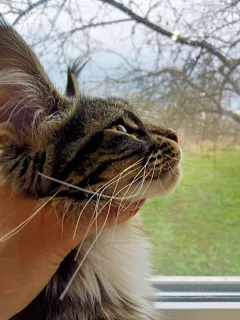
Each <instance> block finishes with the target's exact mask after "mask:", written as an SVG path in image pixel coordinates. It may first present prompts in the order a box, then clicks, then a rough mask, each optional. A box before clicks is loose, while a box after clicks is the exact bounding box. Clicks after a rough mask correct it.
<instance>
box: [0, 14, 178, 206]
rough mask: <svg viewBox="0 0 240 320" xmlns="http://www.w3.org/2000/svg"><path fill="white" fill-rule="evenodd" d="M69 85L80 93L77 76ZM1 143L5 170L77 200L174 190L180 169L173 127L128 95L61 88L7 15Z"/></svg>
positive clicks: (1, 63) (22, 183) (28, 190)
mask: <svg viewBox="0 0 240 320" xmlns="http://www.w3.org/2000/svg"><path fill="white" fill-rule="evenodd" d="M70 80H71V78H70ZM71 85H72V87H71ZM68 86H70V87H69V88H68V89H69V90H70V91H69V92H70V93H71V95H72V94H74V92H75V91H76V88H75V86H76V84H75V83H74V82H73V83H72V84H71V81H70V82H69V83H68ZM0 148H1V149H0V150H1V153H0V169H1V173H2V175H3V177H4V178H6V179H7V181H9V182H11V183H12V185H13V187H14V188H15V190H17V191H18V192H23V193H25V194H29V195H34V196H37V197H45V196H50V195H53V194H54V193H55V192H57V191H58V190H60V191H59V193H58V194H57V196H58V197H69V198H72V199H77V200H85V199H89V198H91V197H92V198H93V199H96V198H97V197H99V196H100V195H101V196H102V199H105V200H106V199H109V198H110V197H112V196H113V199H115V200H117V199H118V200H120V198H122V197H124V198H126V197H127V198H128V199H129V200H132V199H133V200H134V199H136V200H137V199H140V198H141V197H144V198H146V197H150V196H158V195H163V194H165V193H168V192H169V191H171V190H173V189H174V188H175V186H176V185H177V183H178V181H179V176H180V167H179V164H180V158H181V152H180V148H179V145H178V138H177V135H176V134H175V132H174V131H173V130H171V129H168V128H165V127H162V126H161V124H159V126H156V125H152V124H151V123H149V122H147V121H145V120H144V119H143V118H142V117H141V114H140V115H139V114H138V112H137V111H136V110H134V108H133V107H132V106H131V104H129V103H128V102H127V101H125V100H122V99H118V98H108V99H102V98H90V97H86V96H83V95H78V96H74V97H72V96H70V95H68V96H63V95H61V94H60V93H59V92H58V91H57V90H56V89H55V88H54V86H53V85H52V83H51V82H50V80H49V78H48V76H47V75H46V73H45V71H44V70H43V68H42V66H41V64H40V63H39V61H38V60H37V58H36V56H35V55H34V53H33V52H32V50H31V49H30V48H29V47H28V45H27V44H26V43H25V42H24V40H23V39H22V38H21V37H20V36H19V35H18V34H17V32H16V31H14V30H13V29H11V28H10V27H9V26H8V25H7V24H6V23H5V22H4V20H3V19H2V18H0ZM60 181H62V182H63V183H61V182H60ZM71 185H72V186H71ZM84 190H85V191H84ZM86 190H88V191H89V192H87V191H86ZM97 190H98V191H97ZM95 192H97V193H96V194H94V193H95Z"/></svg>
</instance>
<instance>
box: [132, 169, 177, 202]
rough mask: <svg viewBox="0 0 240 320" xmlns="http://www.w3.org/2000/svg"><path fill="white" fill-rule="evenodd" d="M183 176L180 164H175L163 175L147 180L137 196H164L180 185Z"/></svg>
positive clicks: (140, 197) (145, 197)
mask: <svg viewBox="0 0 240 320" xmlns="http://www.w3.org/2000/svg"><path fill="white" fill-rule="evenodd" d="M181 176H182V172H181V168H180V166H175V167H174V168H172V169H171V170H168V171H165V172H164V173H162V174H161V177H156V178H153V179H152V180H149V181H146V182H145V183H144V184H143V186H142V190H141V192H139V194H138V195H137V196H136V199H142V198H144V199H150V198H156V197H162V196H165V195H166V194H168V193H170V192H173V191H174V190H175V189H176V188H177V186H178V185H179V182H180V180H181Z"/></svg>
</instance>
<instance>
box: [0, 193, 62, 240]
mask: <svg viewBox="0 0 240 320" xmlns="http://www.w3.org/2000/svg"><path fill="white" fill-rule="evenodd" d="M58 192H59V190H58V191H57V192H56V193H54V195H53V196H51V197H50V198H48V199H47V200H46V201H45V202H44V203H43V204H42V205H41V206H40V207H39V208H38V209H37V210H36V211H34V212H33V214H31V216H30V217H28V218H27V219H25V220H24V221H23V222H22V223H20V224H19V225H18V226H17V227H15V228H14V229H12V230H11V231H10V232H8V233H7V234H5V235H4V236H3V237H2V238H0V242H4V241H6V240H8V239H10V238H11V237H13V236H14V235H16V234H17V233H18V232H20V231H21V230H22V229H23V228H24V227H26V225H27V224H28V223H29V222H30V221H31V220H32V219H33V218H34V217H35V216H36V215H37V214H38V213H39V212H40V211H41V210H42V209H43V208H44V207H45V205H46V204H48V203H49V202H50V201H51V200H52V199H53V198H54V197H55V196H56V195H57V194H58Z"/></svg>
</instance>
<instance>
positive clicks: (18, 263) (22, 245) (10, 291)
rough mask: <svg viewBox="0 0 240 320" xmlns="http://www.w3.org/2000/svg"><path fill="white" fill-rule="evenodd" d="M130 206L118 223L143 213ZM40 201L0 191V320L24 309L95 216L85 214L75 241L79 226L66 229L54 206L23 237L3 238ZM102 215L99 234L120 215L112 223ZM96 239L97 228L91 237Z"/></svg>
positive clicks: (71, 223)
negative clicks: (75, 231) (138, 212)
mask: <svg viewBox="0 0 240 320" xmlns="http://www.w3.org/2000/svg"><path fill="white" fill-rule="evenodd" d="M142 204H143V201H142V202H140V203H139V204H138V207H136V204H135V205H131V206H130V207H129V208H128V209H127V211H125V212H122V213H121V214H120V216H119V218H118V223H123V222H124V221H126V220H127V219H129V218H130V217H132V216H133V215H134V214H136V212H137V211H138V210H139V208H140V206H141V205H142ZM39 207H40V204H39V201H38V200H35V199H31V198H23V197H21V196H19V195H13V194H12V193H11V188H10V187H9V186H6V185H5V186H0V239H2V241H0V320H7V319H9V318H10V317H12V316H13V315H14V314H16V313H18V312H19V311H21V310H22V309H24V308H25V307H26V306H27V305H28V304H29V303H30V302H31V301H32V300H33V299H34V298H35V297H36V296H37V295H38V294H39V293H40V291H41V290H42V289H43V288H44V287H45V285H46V284H47V283H48V282H49V280H50V278H51V277H52V276H53V274H54V273H55V272H56V270H57V268H58V266H59V264H60V263H61V261H62V260H63V259H64V258H65V257H66V256H67V254H68V253H69V252H70V251H71V250H72V249H73V248H75V247H76V246H77V245H78V244H79V243H81V241H83V239H84V238H85V237H86V231H87V230H88V229H89V228H88V227H89V225H90V221H91V218H92V214H86V213H88V212H87V210H89V209H86V210H85V212H84V213H85V215H84V217H83V218H82V220H81V221H80V224H79V227H78V230H77V233H76V237H75V238H74V239H73V233H74V229H75V226H76V220H74V219H73V218H71V217H70V219H67V220H65V223H64V228H62V224H61V223H60V221H59V216H58V215H57V214H56V211H55V210H54V209H52V207H51V206H50V205H46V206H44V207H43V208H42V209H41V210H40V211H39V212H38V213H37V214H36V216H35V217H34V218H33V220H31V221H30V222H29V223H28V224H27V225H26V226H25V227H24V228H23V229H22V230H21V231H19V232H17V233H16V234H15V235H13V236H11V237H10V238H8V239H7V240H6V239H4V238H3V237H4V235H6V234H7V233H8V232H10V231H11V230H13V229H14V228H16V227H17V226H18V225H19V224H21V223H22V222H23V221H24V220H25V219H27V218H28V217H30V216H31V215H32V214H33V213H34V212H35V211H36V209H37V208H39ZM107 211H108V209H107V208H106V210H103V212H102V213H101V214H100V217H99V219H98V223H97V225H98V230H100V229H101V228H102V227H103V225H104V223H105V222H106V221H107V223H106V225H105V226H104V228H108V227H111V226H113V225H114V223H115V222H116V216H117V213H118V209H117V208H114V207H112V208H111V210H110V214H109V217H107ZM94 233H96V225H95V224H93V225H92V227H91V228H90V230H89V231H88V233H87V236H90V235H93V234H94Z"/></svg>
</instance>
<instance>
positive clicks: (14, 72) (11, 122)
mask: <svg viewBox="0 0 240 320" xmlns="http://www.w3.org/2000/svg"><path fill="white" fill-rule="evenodd" d="M61 100H62V96H61V95H60V94H59V93H58V91H57V90H56V89H55V88H54V87H53V85H52V83H51V82H50V80H49V78H48V76H47V74H46V73H45V71H44V69H43V67H42V66H41V64H40V62H39V61H38V59H37V57H36V56H35V54H34V52H33V51H32V50H31V48H30V47H29V46H28V45H27V44H26V42H25V41H24V40H23V39H22V38H21V37H20V36H19V34H18V33H17V32H16V31H15V30H14V29H13V28H11V27H10V26H9V25H8V24H7V22H6V21H5V20H4V19H3V17H2V16H1V15H0V125H1V127H2V126H4V127H5V128H11V131H12V134H15V136H16V137H23V136H24V135H25V136H26V133H27V131H29V128H30V127H31V128H32V127H35V128H36V127H37V126H38V125H39V124H40V123H41V122H42V121H43V120H44V119H46V118H49V117H50V118H51V117H54V114H56V113H58V112H59V109H60V105H61ZM4 130H5V131H6V129H4Z"/></svg>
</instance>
